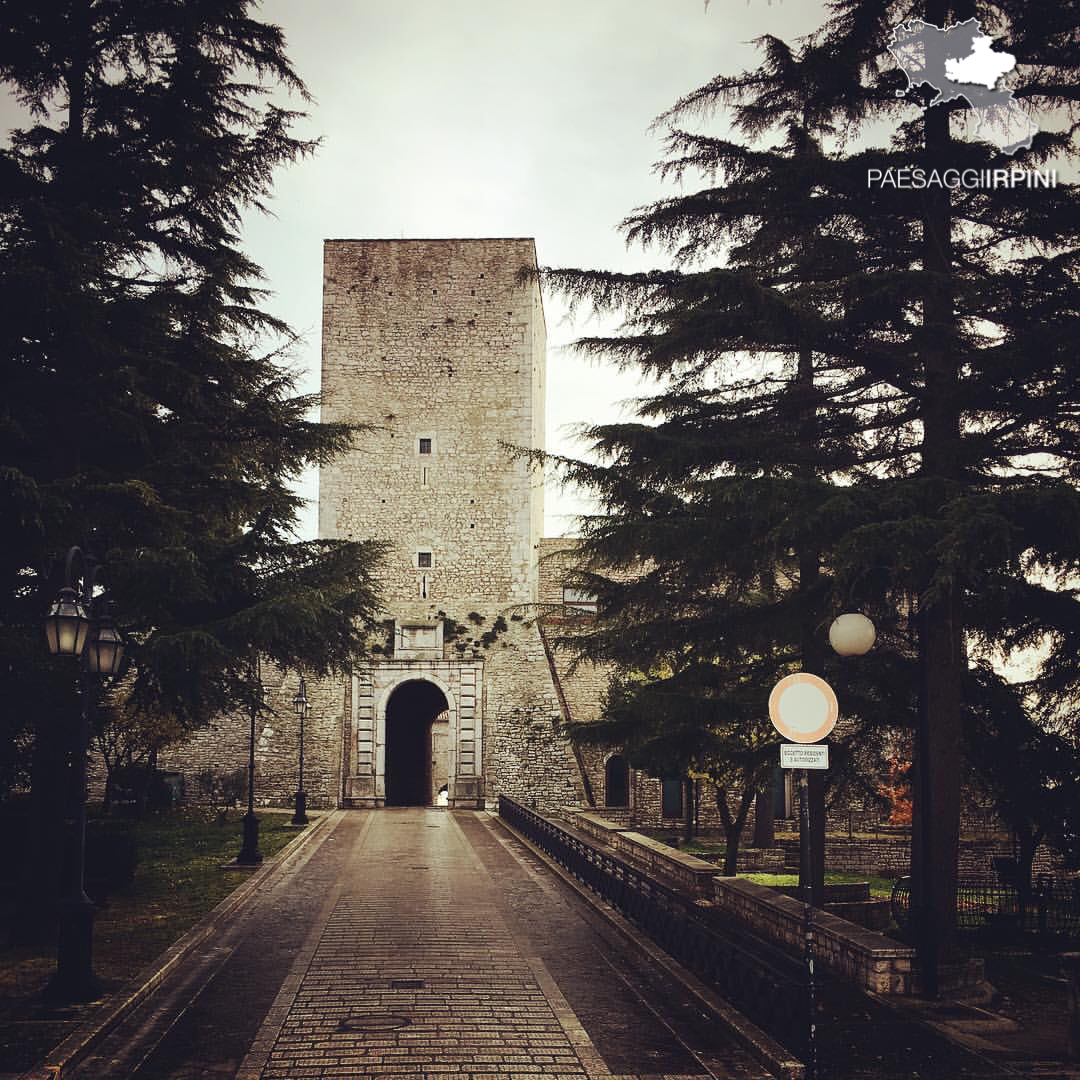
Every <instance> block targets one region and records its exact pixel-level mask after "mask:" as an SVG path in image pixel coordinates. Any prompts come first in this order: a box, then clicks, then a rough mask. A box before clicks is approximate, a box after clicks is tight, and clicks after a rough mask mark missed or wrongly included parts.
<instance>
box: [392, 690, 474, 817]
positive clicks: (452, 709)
mask: <svg viewBox="0 0 1080 1080" xmlns="http://www.w3.org/2000/svg"><path fill="white" fill-rule="evenodd" d="M410 684H413V685H415V687H416V690H414V691H411V692H410V690H409V687H410ZM425 687H426V688H427V689H424V688H425ZM401 694H406V695H410V696H413V697H415V698H416V699H417V704H418V705H419V706H420V708H421V710H422V711H426V712H430V713H431V715H430V716H421V717H420V718H419V719H417V718H415V717H414V718H413V719H412V720H409V719H408V717H407V716H405V715H399V716H397V717H395V715H394V711H395V710H394V704H395V700H396V701H397V703H398V704H399V705H404V706H405V707H408V702H407V701H406V702H403V701H402V699H401V697H400V695H401ZM395 695H399V696H398V697H397V698H396V699H395ZM436 695H437V696H436ZM439 699H441V701H440V700H439ZM375 719H376V725H375V729H376V730H375V751H376V754H375V757H376V778H375V779H376V794H377V796H378V800H379V803H380V804H383V805H386V806H393V805H399V806H400V805H412V806H417V805H427V806H430V805H436V804H437V802H438V798H437V793H438V790H439V788H440V787H441V786H442V785H446V784H449V782H450V778H452V777H453V776H454V774H455V767H456V756H457V755H456V746H457V729H458V708H457V701H456V699H455V696H454V694H453V692H452V691H451V689H450V687H449V686H448V685H447V684H446V683H445V682H444V681H443V680H442V679H439V678H437V677H436V676H434V675H432V674H430V673H429V672H426V671H424V672H421V671H406V672H402V673H401V674H400V675H399V677H397V678H395V679H394V680H393V682H392V683H390V684H389V685H388V686H386V687H384V688H383V691H382V694H381V695H380V697H379V700H378V704H377V706H376V710H375ZM395 721H397V723H398V724H403V725H404V726H405V728H408V727H410V726H411V728H412V730H411V734H410V733H409V732H408V731H407V730H405V729H404V728H397V727H395ZM443 722H445V730H444V731H442V732H439V731H437V729H436V725H438V726H439V727H441V726H442V725H443ZM418 728H419V730H418ZM436 744H438V745H436ZM420 755H423V756H422V757H420ZM418 770H422V771H418ZM436 780H439V783H435V781H436Z"/></svg>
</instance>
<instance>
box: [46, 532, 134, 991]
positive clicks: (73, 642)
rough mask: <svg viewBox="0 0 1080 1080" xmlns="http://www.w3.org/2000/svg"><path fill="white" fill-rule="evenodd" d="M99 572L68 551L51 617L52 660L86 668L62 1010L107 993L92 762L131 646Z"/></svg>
mask: <svg viewBox="0 0 1080 1080" xmlns="http://www.w3.org/2000/svg"><path fill="white" fill-rule="evenodd" d="M100 569H101V564H100V563H99V562H98V561H97V560H96V559H94V558H93V557H92V556H89V555H85V554H84V553H83V552H82V550H81V549H80V548H77V547H73V548H71V549H69V551H68V553H67V557H66V558H65V560H64V586H63V588H61V590H60V592H59V594H58V595H57V597H56V599H55V600H54V601H53V604H52V606H51V607H50V608H49V613H48V614H47V615H46V616H45V640H46V641H47V643H48V646H49V652H50V653H52V654H53V655H54V656H73V657H76V658H77V659H79V660H81V663H80V665H79V673H78V690H79V718H78V721H77V723H76V725H75V728H74V731H73V732H72V733H71V759H70V773H69V779H70V785H69V791H68V793H67V797H68V800H69V802H68V807H67V813H66V820H65V825H66V831H67V843H66V858H65V861H64V869H63V872H64V884H63V895H62V897H61V899H60V912H59V914H60V935H59V939H58V943H57V953H56V971H55V973H54V974H53V977H52V979H51V980H50V981H49V984H48V986H47V987H46V990H45V993H46V996H47V997H49V998H51V999H53V1000H55V1001H63V1002H74V1001H90V1000H93V999H94V998H96V997H98V995H99V993H100V985H99V983H98V981H97V979H96V978H95V976H94V972H93V963H92V953H93V935H94V905H93V902H92V901H91V900H90V898H89V897H88V896H87V895H86V890H85V870H86V754H87V750H88V748H89V744H90V709H91V708H92V707H93V704H94V697H95V694H96V691H97V689H98V685H99V682H98V680H99V679H100V678H101V677H109V676H115V675H117V674H119V672H120V669H121V665H122V663H123V659H124V639H123V637H122V636H121V634H120V631H119V630H118V629H117V627H116V623H115V621H114V620H113V618H112V615H111V613H110V607H111V604H110V603H109V601H108V599H107V597H106V594H105V592H104V590H102V591H101V592H100V593H98V594H95V589H97V587H98V580H97V579H98V574H99V572H100ZM95 676H96V677H97V678H94V677H95Z"/></svg>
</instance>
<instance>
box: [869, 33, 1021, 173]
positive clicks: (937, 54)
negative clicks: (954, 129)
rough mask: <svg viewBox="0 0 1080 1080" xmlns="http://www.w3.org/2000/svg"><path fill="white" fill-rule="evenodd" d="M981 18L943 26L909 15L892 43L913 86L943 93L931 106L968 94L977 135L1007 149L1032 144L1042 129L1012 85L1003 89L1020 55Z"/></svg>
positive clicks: (1012, 152) (1004, 151) (1015, 149)
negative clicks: (1003, 45) (1004, 46)
mask: <svg viewBox="0 0 1080 1080" xmlns="http://www.w3.org/2000/svg"><path fill="white" fill-rule="evenodd" d="M993 46H994V42H993V38H991V37H989V36H988V35H986V34H984V33H983V31H982V27H981V26H980V25H979V20H978V19H968V20H967V21H966V22H962V23H956V24H955V25H954V26H949V27H941V26H935V25H934V24H933V23H928V22H923V20H922V19H909V20H908V21H907V22H906V23H901V24H900V25H899V26H898V27H897V28H896V29H895V30H894V31H893V36H892V41H891V42H890V43H889V52H891V53H892V55H893V57H894V58H895V59H896V62H897V63H898V64H899V65H900V68H901V70H902V71H903V72H904V74H905V75H906V76H907V78H908V88H909V89H911V88H913V87H916V86H920V85H922V84H923V83H925V84H926V85H927V86H929V87H930V88H931V89H933V90H936V91H937V94H936V95H935V97H934V98H933V99H932V100H931V101H930V103H929V105H928V106H927V107H928V108H929V107H930V106H933V105H939V104H941V103H942V102H946V101H955V100H956V99H958V98H963V99H964V100H965V101H967V103H968V105H970V106H971V109H972V112H974V114H975V120H976V125H975V134H976V135H977V136H978V137H979V138H980V139H983V140H984V141H985V142H988V143H991V144H992V145H993V146H996V147H997V148H998V149H999V150H1000V151H1001V152H1002V153H1003V154H1014V153H1016V151H1017V150H1020V149H1022V148H1023V149H1027V148H1028V147H1029V146H1031V140H1032V138H1033V137H1034V135H1035V133H1036V132H1037V131H1038V130H1039V128H1038V126H1037V125H1036V124H1035V123H1034V121H1032V119H1031V117H1030V116H1028V115H1027V113H1026V112H1024V110H1023V109H1022V108H1021V107H1020V106H1019V104H1018V103H1017V102H1016V101H1015V100H1014V99H1013V92H1012V91H1011V90H1004V89H998V88H997V84H998V80H1000V79H1001V77H1002V75H1004V74H1005V73H1006V72H1009V71H1012V69H1013V68H1014V67H1016V57H1015V56H1013V55H1011V54H1010V53H1007V52H998V51H996V50H995V49H994V47H993Z"/></svg>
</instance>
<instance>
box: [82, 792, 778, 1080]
mask: <svg viewBox="0 0 1080 1080" xmlns="http://www.w3.org/2000/svg"><path fill="white" fill-rule="evenodd" d="M335 816H336V820H335V821H333V822H331V823H328V824H329V827H328V828H326V829H325V831H324V836H323V838H322V840H321V841H319V842H317V843H312V844H310V845H309V850H308V851H307V852H306V853H305V855H304V857H303V858H294V859H291V860H286V861H285V863H283V864H282V866H281V867H280V868H278V869H276V870H275V871H274V872H273V873H272V874H271V875H270V876H269V877H268V878H267V880H266V882H264V884H263V887H262V888H261V889H260V890H259V893H258V895H257V896H255V897H253V898H252V900H251V901H250V902H249V903H247V904H245V905H244V906H243V908H242V909H241V910H239V911H237V912H236V913H235V914H234V915H233V916H232V917H230V918H229V919H227V920H225V921H224V922H223V925H222V926H221V928H220V930H219V932H218V933H216V934H215V935H214V937H213V938H212V939H211V940H210V941H208V942H207V943H206V946H205V947H203V948H201V949H199V950H197V951H196V954H195V955H194V956H193V957H192V958H191V961H190V962H189V963H186V964H185V965H183V966H184V970H183V971H179V972H177V973H176V975H175V977H170V979H169V980H167V981H166V985H165V986H164V987H163V988H162V990H161V991H160V992H159V993H157V994H155V995H153V996H152V997H151V998H150V999H149V1000H148V1002H147V1004H146V1006H145V1007H144V1008H142V1009H141V1010H139V1012H138V1013H137V1014H136V1015H133V1016H132V1017H131V1018H129V1020H128V1021H127V1022H126V1023H125V1024H124V1025H122V1026H121V1027H120V1028H119V1029H117V1030H116V1031H114V1032H113V1033H112V1034H111V1035H109V1036H108V1037H107V1038H106V1039H105V1040H104V1042H103V1043H102V1044H101V1045H100V1046H99V1048H98V1049H97V1051H96V1052H95V1054H94V1055H93V1058H92V1059H91V1060H90V1061H88V1062H86V1063H84V1065H83V1066H82V1067H81V1068H80V1069H79V1070H78V1072H77V1075H80V1076H93V1077H95V1078H96V1080H105V1078H110V1077H131V1076H134V1077H137V1078H140V1080H141V1078H144V1077H145V1078H151V1077H152V1078H155V1080H158V1078H160V1080H188V1078H195V1077H215V1076H216V1077H226V1076H228V1077H237V1078H238V1080H257V1078H258V1080H285V1078H289V1080H293V1078H297V1080H299V1078H303V1077H323V1076H336V1077H371V1078H380V1077H381V1078H384V1080H536V1078H539V1077H556V1078H559V1077H561V1078H566V1080H570V1078H573V1080H586V1078H587V1080H632V1078H638V1077H647V1078H649V1080H661V1078H665V1080H703V1078H705V1077H708V1076H713V1077H718V1078H722V1077H754V1078H758V1077H761V1076H763V1075H764V1074H763V1072H762V1070H761V1069H760V1068H759V1067H758V1066H756V1065H754V1064H753V1063H751V1062H749V1061H748V1060H747V1059H746V1058H745V1055H743V1054H742V1052H741V1051H740V1050H739V1049H738V1048H737V1047H736V1046H734V1045H733V1044H732V1043H731V1042H730V1040H729V1039H728V1037H727V1036H726V1034H724V1032H723V1030H722V1029H721V1028H720V1027H719V1025H717V1024H715V1023H713V1022H706V1021H704V1019H703V1018H702V1016H701V1015H700V1012H698V1011H696V1010H695V1009H694V1008H693V1007H692V1006H691V1004H690V1002H689V1000H688V999H686V997H685V995H683V996H682V997H680V993H681V992H680V991H679V990H678V989H676V988H673V987H671V986H667V985H660V984H659V983H657V981H656V976H655V975H650V974H649V973H648V972H643V971H642V970H641V968H640V967H637V968H635V964H640V961H634V960H631V959H630V955H631V954H630V952H629V951H628V950H627V949H626V948H625V943H623V942H622V941H621V939H617V938H615V937H614V936H613V935H611V934H610V931H609V932H608V937H609V939H605V935H604V934H603V933H602V932H601V931H600V930H598V929H597V927H596V926H594V925H593V924H592V920H595V919H596V916H595V915H590V914H589V911H588V909H587V907H586V906H585V905H584V904H583V902H582V901H581V900H580V898H578V897H577V896H576V895H575V894H573V893H572V891H570V890H569V889H568V888H567V887H566V885H565V883H563V882H562V881H561V880H560V879H559V878H558V877H557V876H556V875H555V874H554V873H552V871H551V870H550V869H548V867H547V866H545V865H544V863H543V862H542V860H540V859H539V858H538V857H537V856H535V855H534V854H533V853H531V852H530V851H529V850H528V849H527V848H526V847H525V846H524V845H523V844H521V843H520V842H519V841H517V840H516V839H514V838H512V837H511V836H510V834H509V833H508V832H507V831H506V830H505V829H504V828H503V827H502V825H501V824H500V823H498V822H497V821H496V820H495V819H494V818H492V817H491V816H490V815H488V814H486V813H482V812H481V813H477V812H469V811H456V812H449V811H445V810H440V809H433V808H420V807H417V808H402V809H391V810H376V811H352V812H340V811H339V812H338V813H337V815H335ZM316 840H318V838H316ZM691 1046H692V1047H694V1049H693V1050H691V1049H689V1047H691Z"/></svg>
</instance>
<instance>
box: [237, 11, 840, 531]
mask: <svg viewBox="0 0 1080 1080" xmlns="http://www.w3.org/2000/svg"><path fill="white" fill-rule="evenodd" d="M821 10H822V6H821V4H820V3H819V2H818V0H773V2H772V3H771V4H770V3H768V2H766V0H713V2H712V3H711V4H710V5H709V6H708V9H707V10H706V8H705V4H704V3H703V0H667V2H658V0H541V2H539V3H535V4H523V3H514V2H511V0H456V2H454V3H447V2H446V0H352V2H342V0H308V2H305V3H300V2H298V0H268V2H266V3H263V4H262V5H261V7H260V9H259V17H260V18H262V19H264V20H265V21H269V22H274V23H277V24H278V25H280V26H281V27H282V28H283V29H284V31H285V34H286V38H287V50H288V54H289V56H290V58H291V60H292V62H293V64H294V66H295V67H296V69H297V70H298V71H299V73H300V75H301V77H302V78H303V79H304V81H305V82H306V83H307V85H308V88H309V89H310V91H311V93H312V94H313V95H314V97H315V99H316V100H315V104H313V105H312V106H311V107H310V108H309V114H310V115H309V119H308V121H306V122H305V124H304V126H303V128H302V129H300V130H301V133H302V134H304V135H305V136H312V137H314V136H321V137H322V139H323V145H322V147H321V149H320V150H319V152H318V153H317V155H316V156H315V157H314V158H312V159H311V160H309V161H305V162H302V163H300V164H298V165H294V166H292V167H291V168H289V169H283V170H281V171H280V172H279V173H278V175H277V179H276V183H275V189H274V198H273V201H272V204H271V206H272V210H273V214H274V216H273V217H261V218H260V217H256V216H251V217H250V218H249V219H248V222H247V227H246V233H245V249H246V250H247V252H248V253H249V254H250V255H251V256H252V257H253V258H254V259H255V261H256V262H257V263H259V264H260V265H261V266H262V267H263V268H264V270H265V271H266V275H267V279H268V285H269V287H270V288H271V289H272V290H273V291H274V293H275V295H274V297H273V299H272V301H271V303H270V307H271V309H272V310H273V311H274V312H275V313H276V314H279V315H281V316H283V317H284V318H285V319H286V320H287V321H288V322H289V323H290V324H291V325H292V326H293V327H294V328H295V329H297V330H298V331H300V332H301V333H303V334H304V335H305V337H306V340H305V344H304V346H303V347H302V348H301V350H300V352H299V353H298V356H297V359H298V362H299V363H300V365H301V366H302V367H303V368H304V369H305V371H306V376H305V382H304V385H303V389H305V390H315V389H317V388H318V379H319V333H320V326H319V323H320V312H321V288H322V280H321V275H322V241H323V239H324V238H328V237H352V238H361V237H406V238H408V237H468V236H532V237H535V238H536V247H537V254H538V257H539V260H540V263H541V265H549V266H577V267H591V268H606V269H614V270H627V269H633V268H639V267H644V266H651V265H657V264H662V261H663V260H662V255H660V254H659V253H657V254H655V255H648V256H646V255H643V254H642V253H641V252H640V251H639V250H634V251H628V250H627V249H626V247H625V245H624V243H623V240H622V238H621V236H620V235H619V233H618V232H617V231H616V226H617V225H618V223H619V221H621V220H622V218H624V217H625V216H626V215H627V214H628V213H629V212H630V211H631V210H632V209H633V208H634V207H636V206H639V205H640V204H642V203H645V202H649V201H651V200H653V199H655V198H658V197H661V196H662V195H664V194H665V193H667V191H672V190H674V189H672V188H670V186H669V187H668V188H667V189H665V188H663V187H661V186H660V184H659V183H658V181H657V180H656V178H655V177H654V176H653V175H652V172H651V169H652V165H653V163H654V162H655V161H656V160H657V159H658V158H659V157H660V152H661V135H660V134H659V133H657V134H650V133H649V132H648V130H647V129H648V127H649V125H650V123H651V121H652V120H653V118H654V117H655V116H656V115H657V114H658V113H660V112H662V111H663V110H664V109H666V108H667V107H668V106H670V105H671V104H673V103H674V102H675V101H676V100H677V99H678V98H679V97H680V96H681V95H683V94H685V93H686V92H688V91H690V90H692V89H695V88H696V87H698V86H700V85H701V84H703V83H705V82H707V81H708V80H709V79H711V78H712V77H713V76H714V75H716V74H718V73H720V72H725V73H735V72H737V71H740V70H743V69H744V68H746V67H749V66H752V65H753V64H754V63H755V62H756V59H755V58H756V53H755V50H754V49H753V48H752V47H751V46H750V44H749V42H750V41H751V39H753V38H755V37H757V36H758V35H760V34H764V33H771V34H776V35H778V36H782V37H785V38H786V39H790V38H792V37H793V36H795V35H798V34H803V33H807V32H809V31H811V30H813V29H815V28H816V27H817V25H818V23H819V21H820V19H821ZM544 301H545V309H546V313H547V324H548V390H547V394H548V398H547V448H548V449H549V450H552V451H555V452H560V453H571V454H575V453H577V452H579V450H580V449H581V448H580V445H578V444H575V443H574V442H573V441H571V440H570V438H569V435H568V429H569V428H571V427H572V426H573V425H575V424H578V423H581V422H583V421H591V422H592V421H597V420H603V419H609V418H610V419H615V418H617V417H618V415H619V403H620V402H623V401H626V400H627V399H630V398H632V397H634V396H635V394H637V393H639V392H640V390H641V387H639V385H638V383H637V382H636V380H635V378H634V377H633V376H632V375H629V374H619V373H617V372H615V371H614V370H613V369H611V368H607V367H603V366H596V365H591V364H589V363H587V362H585V361H584V360H582V359H581V358H580V357H577V356H575V355H574V354H573V353H572V352H571V351H569V350H567V349H566V348H565V345H566V344H567V343H568V342H570V341H572V340H573V338H574V337H575V336H576V335H577V334H580V333H582V332H591V331H592V330H594V329H595V328H594V327H588V326H581V325H579V326H577V327H574V326H571V325H569V324H568V323H567V322H566V321H565V305H564V304H563V303H562V301H561V299H560V298H559V297H558V296H552V295H545V297H544ZM303 490H304V491H305V494H308V495H309V496H310V497H311V498H312V499H314V496H315V484H314V479H313V478H311V479H309V480H307V481H306V482H305V484H304V488H303ZM583 506H584V503H583V502H582V501H581V500H580V499H579V498H575V497H573V496H572V495H571V494H570V493H567V492H562V491H560V490H559V489H558V488H557V487H552V486H549V488H548V491H547V495H546V511H547V513H546V518H547V520H546V525H545V533H546V535H549V536H558V535H561V534H563V533H566V532H570V531H572V526H573V520H572V519H573V515H574V514H575V513H576V512H578V511H579V510H580V509H581V508H582V507H583ZM314 530H315V508H314V505H312V506H311V507H310V508H309V513H308V514H307V515H306V517H305V521H304V529H303V533H302V535H305V536H313V535H314Z"/></svg>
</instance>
